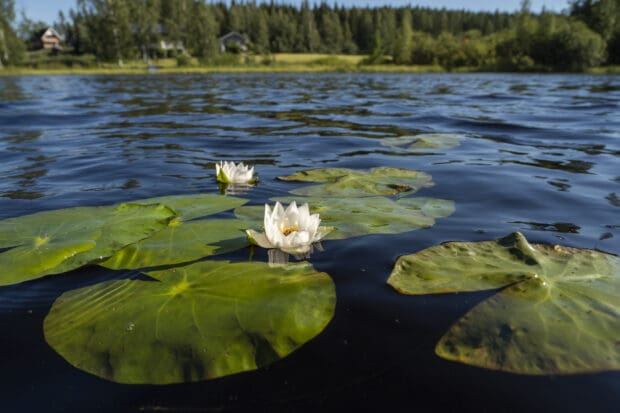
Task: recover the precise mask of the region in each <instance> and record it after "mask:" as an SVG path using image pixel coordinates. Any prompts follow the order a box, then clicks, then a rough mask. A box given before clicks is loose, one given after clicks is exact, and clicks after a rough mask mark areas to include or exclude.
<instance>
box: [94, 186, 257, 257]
mask: <svg viewBox="0 0 620 413" xmlns="http://www.w3.org/2000/svg"><path fill="white" fill-rule="evenodd" d="M136 202H139V203H153V202H160V203H164V204H166V205H168V206H170V207H171V208H172V209H174V210H175V211H177V212H178V213H179V214H180V216H179V217H178V218H177V219H174V220H172V221H171V222H170V223H169V225H168V228H166V229H164V230H163V231H160V232H158V233H157V234H155V235H153V236H152V237H149V238H147V239H144V240H142V241H140V242H137V243H135V244H131V245H128V246H126V247H125V248H123V249H122V250H120V251H118V252H117V253H116V254H114V255H113V256H112V257H110V258H109V259H107V260H106V261H104V262H102V263H101V264H100V265H102V266H103V267H106V268H111V269H121V268H123V269H140V268H149V267H157V266H161V265H170V264H180V263H185V262H189V261H194V260H197V259H200V258H203V257H207V256H210V255H214V254H222V253H225V252H229V251H234V250H235V249H239V248H243V247H245V246H246V245H247V240H246V237H245V234H244V233H243V230H245V229H246V227H247V225H245V224H243V223H242V222H241V221H239V220H236V219H218V220H213V219H209V220H195V219H194V218H197V217H204V216H206V215H212V214H216V213H219V212H222V211H226V210H228V209H232V208H235V207H238V206H240V205H243V204H245V203H246V202H247V200H246V199H243V198H235V197H229V196H222V195H213V194H199V195H177V196H165V197H158V198H150V199H144V200H140V201H136ZM186 221H187V222H186Z"/></svg>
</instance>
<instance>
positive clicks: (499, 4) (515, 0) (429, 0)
mask: <svg viewBox="0 0 620 413" xmlns="http://www.w3.org/2000/svg"><path fill="white" fill-rule="evenodd" d="M277 1H278V2H279V3H292V4H300V3H301V0H277ZM312 2H313V1H312V0H311V3H312ZM319 2H320V1H319ZM328 3H329V4H333V3H334V1H332V0H328ZM337 3H338V4H341V5H346V6H353V5H355V6H366V5H371V6H382V5H392V6H406V5H409V4H412V5H414V6H416V5H419V6H424V7H435V8H442V7H446V8H449V9H468V10H476V11H477V10H486V11H494V10H496V9H499V10H500V11H514V10H517V9H519V4H520V0H504V1H495V2H492V1H488V0H486V1H485V0H362V1H353V0H340V1H338V2H337ZM543 6H544V7H545V8H547V9H548V10H554V11H561V10H563V9H566V8H567V7H568V0H532V10H533V11H540V10H541V8H542V7H543ZM72 7H75V0H56V1H49V0H15V8H16V11H17V13H18V15H19V14H21V10H24V11H25V12H26V15H27V16H28V17H29V18H31V19H33V20H42V21H44V22H46V23H49V24H51V23H52V22H53V21H54V20H56V17H57V16H58V10H63V11H64V12H65V14H66V12H67V10H69V9H70V8H72Z"/></svg>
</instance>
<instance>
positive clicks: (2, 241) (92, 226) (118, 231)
mask: <svg viewBox="0 0 620 413" xmlns="http://www.w3.org/2000/svg"><path fill="white" fill-rule="evenodd" d="M175 216H176V214H175V212H174V211H173V210H171V209H170V208H168V207H167V206H165V205H162V204H150V205H138V204H135V203H125V204H120V205H116V206H107V207H80V208H67V209H59V210H54V211H45V212H39V213H36V214H32V215H25V216H22V217H17V218H10V219H5V220H3V221H0V248H10V249H8V250H6V251H4V252H2V253H0V268H2V273H1V274H0V285H9V284H16V283H20V282H23V281H27V280H33V279H36V278H40V277H43V276H45V275H49V274H59V273H62V272H66V271H70V270H73V269H76V268H79V267H81V266H83V265H86V264H90V263H93V262H95V261H99V260H102V259H104V258H107V257H109V256H110V255H112V254H114V253H115V252H116V251H118V250H120V249H121V248H123V247H125V246H126V245H129V244H131V243H134V242H137V241H139V240H141V239H144V238H146V237H148V236H150V235H152V234H153V233H155V232H157V231H160V230H161V229H163V228H166V227H167V226H168V223H169V222H170V221H171V220H172V219H173V218H174V217H175Z"/></svg>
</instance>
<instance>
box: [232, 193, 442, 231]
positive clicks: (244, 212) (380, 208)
mask: <svg viewBox="0 0 620 413" xmlns="http://www.w3.org/2000/svg"><path fill="white" fill-rule="evenodd" d="M272 200H273V201H279V202H282V203H290V202H291V201H293V200H295V201H297V203H298V204H299V205H301V204H304V203H308V205H309V206H310V213H311V214H315V213H318V214H319V215H320V218H321V224H322V225H325V226H328V227H333V228H334V230H333V231H332V232H330V233H329V235H327V236H326V237H325V239H328V240H329V239H331V240H335V239H346V238H351V237H358V236H361V235H369V234H400V233H402V232H407V231H412V230H414V229H419V228H426V227H430V226H432V225H434V224H435V218H442V217H446V216H448V215H450V214H452V213H453V212H454V202H453V201H448V200H443V199H433V198H401V199H399V200H397V201H393V200H391V199H389V198H386V197H382V196H380V197H365V198H294V197H281V198H273V199H272ZM264 211H265V208H264V206H243V207H240V208H237V209H235V215H236V216H237V217H239V218H241V219H243V220H245V221H247V222H249V223H250V225H251V227H252V228H255V229H258V228H261V227H262V224H263V216H264Z"/></svg>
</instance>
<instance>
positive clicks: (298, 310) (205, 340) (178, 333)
mask: <svg viewBox="0 0 620 413" xmlns="http://www.w3.org/2000/svg"><path fill="white" fill-rule="evenodd" d="M148 275H149V276H150V277H152V280H149V281H142V280H122V281H111V282H105V283H101V284H96V285H93V286H90V287H86V288H82V289H79V290H74V291H70V292H67V293H64V294H63V295H62V296H61V297H60V298H58V299H57V300H56V302H55V303H54V304H53V305H52V308H51V309H50V312H49V314H48V315H47V317H46V318H45V321H44V325H43V331H44V334H45V339H46V340H47V342H48V343H49V345H50V346H51V347H52V348H54V350H56V351H57V352H58V353H59V354H60V355H61V356H62V357H64V358H65V359H66V360H67V361H68V362H69V363H71V364H72V365H74V366H75V367H77V368H79V369H81V370H84V371H87V372H89V373H91V374H94V375H96V376H98V377H102V378H104V379H107V380H111V381H114V382H118V383H131V384H171V383H185V382H193V381H199V380H207V379H213V378H217V377H222V376H226V375H230V374H235V373H240V372H243V371H249V370H255V369H256V368H259V367H261V366H265V365H268V364H270V363H272V362H274V361H276V360H279V359H281V358H283V357H286V356H287V355H288V354H290V353H291V352H293V351H295V350H296V349H297V348H299V347H300V346H302V345H303V344H304V343H306V342H307V341H308V340H310V339H312V338H313V337H314V336H316V335H317V334H319V333H320V332H321V331H322V330H323V329H324V328H325V326H326V325H327V324H328V323H329V321H330V320H331V318H332V317H333V314H334V310H335V304H336V293H335V288H334V283H333V281H332V280H331V278H330V277H329V276H328V275H327V274H325V273H321V272H317V271H316V270H314V269H313V268H312V266H310V265H309V264H308V263H303V264H300V265H297V266H287V267H278V268H271V267H270V266H269V265H267V264H265V263H229V262H227V261H203V262H199V263H196V264H192V265H189V266H185V267H176V268H173V269H169V270H163V271H153V272H149V273H148Z"/></svg>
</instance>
